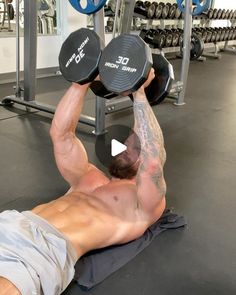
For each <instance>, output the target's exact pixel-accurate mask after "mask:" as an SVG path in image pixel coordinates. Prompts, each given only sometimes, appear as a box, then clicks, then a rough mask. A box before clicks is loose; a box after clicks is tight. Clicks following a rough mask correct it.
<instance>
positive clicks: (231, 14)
mask: <svg viewBox="0 0 236 295" xmlns="http://www.w3.org/2000/svg"><path fill="white" fill-rule="evenodd" d="M233 16H234V11H233V9H231V10H230V13H229V19H232V18H233Z"/></svg>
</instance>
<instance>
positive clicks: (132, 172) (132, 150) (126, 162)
mask: <svg viewBox="0 0 236 295" xmlns="http://www.w3.org/2000/svg"><path fill="white" fill-rule="evenodd" d="M124 144H125V145H126V146H127V150H126V151H124V152H123V153H121V154H119V155H117V156H116V157H114V159H113V161H112V163H111V165H110V167H109V172H110V174H111V176H113V177H115V178H119V179H132V178H134V177H135V176H136V174H137V172H138V168H139V155H140V151H141V144H140V141H139V139H138V136H137V135H136V134H135V133H134V132H132V133H131V134H130V135H129V137H128V138H127V139H126V141H125V142H124Z"/></svg>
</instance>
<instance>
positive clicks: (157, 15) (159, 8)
mask: <svg viewBox="0 0 236 295" xmlns="http://www.w3.org/2000/svg"><path fill="white" fill-rule="evenodd" d="M164 6H165V4H164V3H163V2H160V3H158V5H157V7H156V12H155V18H157V19H160V18H161V15H162V10H163V7H164Z"/></svg>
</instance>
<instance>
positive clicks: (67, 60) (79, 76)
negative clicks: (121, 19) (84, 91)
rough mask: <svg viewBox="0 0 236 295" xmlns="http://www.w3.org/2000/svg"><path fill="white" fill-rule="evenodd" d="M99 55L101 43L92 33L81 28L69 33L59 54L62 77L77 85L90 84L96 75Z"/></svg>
mask: <svg viewBox="0 0 236 295" xmlns="http://www.w3.org/2000/svg"><path fill="white" fill-rule="evenodd" d="M101 53H102V50H101V41H100V38H99V37H98V35H97V34H96V33H95V32H94V31H92V30H89V29H84V28H83V29H79V30H77V31H75V32H73V33H71V34H70V35H69V37H68V38H67V39H66V40H65V42H64V43H63V45H62V48H61V51H60V54H59V66H60V71H61V73H62V75H63V77H64V78H65V79H66V80H67V81H70V82H76V83H79V84H85V83H88V82H92V81H93V80H94V79H95V78H96V76H97V75H98V64H99V59H100V57H101Z"/></svg>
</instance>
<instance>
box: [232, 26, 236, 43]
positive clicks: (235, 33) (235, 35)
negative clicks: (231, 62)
mask: <svg viewBox="0 0 236 295" xmlns="http://www.w3.org/2000/svg"><path fill="white" fill-rule="evenodd" d="M233 40H236V28H234V33H233Z"/></svg>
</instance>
